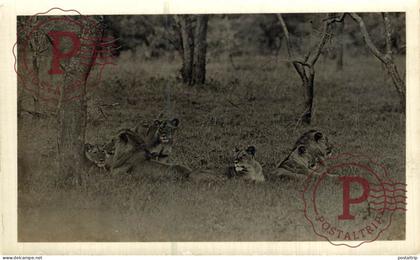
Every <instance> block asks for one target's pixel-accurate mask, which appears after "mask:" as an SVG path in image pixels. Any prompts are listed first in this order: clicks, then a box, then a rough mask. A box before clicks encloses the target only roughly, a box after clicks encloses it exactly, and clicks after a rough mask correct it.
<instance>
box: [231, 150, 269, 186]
mask: <svg viewBox="0 0 420 260" xmlns="http://www.w3.org/2000/svg"><path fill="white" fill-rule="evenodd" d="M255 153H256V149H255V147H254V146H248V148H246V149H238V148H235V151H234V161H233V164H234V166H233V167H229V169H228V177H229V178H233V177H241V178H244V179H246V180H251V181H255V182H263V181H265V178H264V174H263V171H262V167H261V164H260V163H259V162H258V161H257V160H256V159H255Z"/></svg>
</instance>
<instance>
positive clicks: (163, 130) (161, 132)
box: [152, 118, 179, 144]
mask: <svg viewBox="0 0 420 260" xmlns="http://www.w3.org/2000/svg"><path fill="white" fill-rule="evenodd" d="M178 125H179V120H178V119H177V118H174V119H172V120H164V121H160V120H155V122H154V125H153V127H152V128H153V129H152V130H153V131H154V133H155V137H156V138H158V139H159V142H160V143H162V144H168V143H172V140H173V135H174V133H175V131H176V129H177V128H178Z"/></svg>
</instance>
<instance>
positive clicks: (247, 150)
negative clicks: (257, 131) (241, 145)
mask: <svg viewBox="0 0 420 260" xmlns="http://www.w3.org/2000/svg"><path fill="white" fill-rule="evenodd" d="M256 151H257V149H255V146H252V145H251V146H248V148H246V152H247V153H248V154H250V155H252V156H254V155H255V152H256Z"/></svg>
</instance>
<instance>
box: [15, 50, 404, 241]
mask: <svg viewBox="0 0 420 260" xmlns="http://www.w3.org/2000/svg"><path fill="white" fill-rule="evenodd" d="M400 62H401V64H404V61H403V60H401V61H400ZM236 63H237V64H240V68H239V69H238V70H234V69H233V68H232V66H231V65H230V63H229V62H226V61H225V60H223V59H219V60H217V59H213V58H212V57H210V62H209V65H208V83H207V84H206V85H205V86H202V87H188V86H184V85H182V84H181V83H179V82H177V81H176V78H175V75H177V70H178V66H179V62H178V61H177V60H175V61H171V60H164V59H161V60H159V61H140V60H137V59H135V58H133V57H130V56H129V55H127V56H124V55H123V56H121V57H120V58H119V61H118V65H117V66H116V67H110V68H108V69H107V72H106V73H105V78H104V79H103V82H102V84H101V86H100V87H99V88H97V89H95V90H92V91H91V92H90V94H89V97H90V99H89V103H88V110H89V113H88V116H89V125H88V129H87V141H89V142H91V143H103V142H105V141H106V140H108V139H109V138H110V136H112V134H113V133H115V132H116V130H118V129H119V128H122V127H133V126H134V125H135V124H137V123H138V122H143V121H145V122H149V121H151V120H153V119H154V118H155V117H157V116H158V115H159V114H160V113H161V112H166V114H168V115H170V116H175V117H178V118H179V119H180V121H181V123H180V129H179V131H178V132H177V134H176V140H175V147H174V151H173V152H174V156H173V159H174V161H176V162H177V163H182V164H185V165H188V166H189V167H191V168H208V169H221V168H223V167H225V166H227V164H228V163H229V162H230V160H231V153H232V149H233V148H234V147H235V146H245V145H248V144H252V145H255V146H256V147H257V159H258V160H259V161H260V162H261V164H262V165H263V168H264V172H266V173H267V172H269V171H271V170H273V168H274V165H275V163H276V162H278V161H279V160H281V159H283V158H284V156H285V155H286V154H287V153H288V150H289V149H290V148H291V146H292V145H293V143H294V141H295V140H296V138H297V137H298V136H299V135H300V134H301V133H302V132H303V131H304V130H305V129H303V128H298V129H295V122H296V117H297V115H299V114H300V113H301V112H302V111H301V109H302V107H303V106H302V96H301V95H302V93H303V91H302V89H301V87H300V83H299V79H298V77H297V75H296V73H295V71H293V69H292V68H291V67H287V66H286V65H285V64H284V63H281V62H276V60H275V59H273V58H272V57H243V58H238V60H237V61H236ZM331 63H332V61H321V62H320V64H319V65H318V67H317V76H316V94H315V96H316V100H315V116H314V118H313V125H312V126H311V128H319V129H322V130H324V132H326V133H328V134H329V138H330V139H331V141H332V142H333V143H335V144H338V146H339V147H340V148H339V150H340V151H351V152H355V153H362V154H370V155H372V157H375V158H376V159H377V160H379V161H380V162H381V163H383V164H384V165H385V166H386V167H387V168H388V169H389V172H390V174H391V175H392V177H393V178H395V179H397V180H399V181H405V117H404V115H402V114H399V113H397V112H394V110H395V109H396V107H397V106H398V100H397V96H396V93H395V90H394V89H393V86H392V84H391V82H390V81H389V79H387V77H385V76H384V74H385V72H384V71H383V70H382V69H381V66H380V64H379V62H377V61H376V60H374V59H373V58H370V57H369V58H367V57H359V58H357V59H347V64H346V66H345V69H344V71H343V72H338V73H337V72H335V70H334V66H333V64H331ZM21 98H24V103H23V104H24V106H26V107H29V108H30V107H31V102H30V100H29V99H28V98H27V97H26V98H25V97H21ZM113 103H119V105H118V106H115V107H110V106H101V105H103V104H113ZM100 107H101V108H102V110H103V112H104V114H105V116H106V117H104V116H103V114H102V113H101V112H100V111H99V108H100ZM45 111H47V112H48V111H53V110H52V109H51V108H45ZM47 112H46V113H47ZM56 133H57V124H56V118H55V117H54V116H48V117H47V118H44V119H31V118H30V117H29V116H27V115H24V116H23V117H22V118H21V119H20V120H19V241H171V240H172V241H173V240H175V241H271V240H277V241H287V240H318V239H320V238H318V237H317V236H316V235H315V234H314V233H313V232H312V229H311V227H310V225H309V223H308V222H307V221H306V220H305V218H304V216H303V212H302V210H303V204H302V200H301V194H300V192H299V190H301V189H302V186H301V184H296V183H283V184H272V183H265V184H259V185H251V184H246V183H243V182H239V181H233V182H228V183H226V184H212V185H209V184H194V183H188V182H186V183H172V182H158V183H156V182H150V181H148V180H144V179H142V178H141V177H140V176H117V177H115V176H110V175H108V174H107V173H106V172H100V171H91V172H90V173H89V174H86V175H85V176H86V177H85V180H86V183H85V185H84V186H83V187H80V188H77V189H61V188H57V187H56V185H55V182H56V180H57V178H58V177H59V176H60V175H59V173H57V172H56V171H55V170H54V169H55V154H56V138H55V136H56ZM326 196H328V195H326ZM331 207H332V208H337V207H339V206H338V205H331ZM404 223H405V216H404V215H403V214H400V215H398V216H396V218H395V219H394V221H393V225H392V227H391V229H390V231H389V232H386V233H385V234H384V235H383V236H382V237H381V238H383V239H403V238H404V230H405V225H404Z"/></svg>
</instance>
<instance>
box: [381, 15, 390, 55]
mask: <svg viewBox="0 0 420 260" xmlns="http://www.w3.org/2000/svg"><path fill="white" fill-rule="evenodd" d="M382 19H383V22H384V29H385V45H386V56H388V58H389V59H392V48H391V34H392V32H391V23H390V21H389V16H388V13H382Z"/></svg>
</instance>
